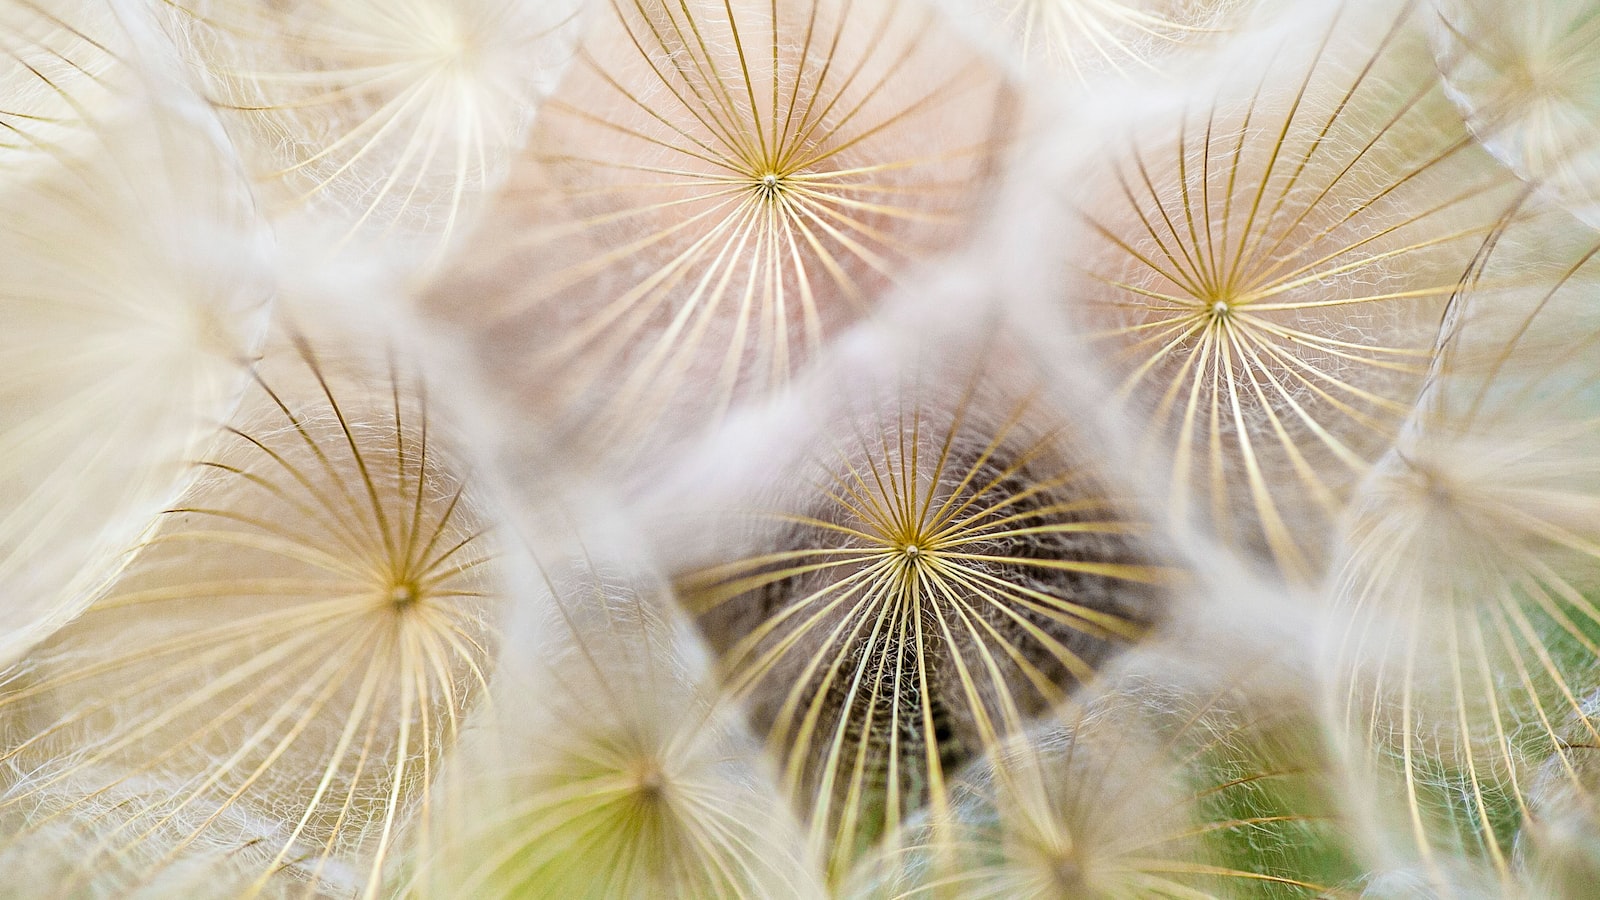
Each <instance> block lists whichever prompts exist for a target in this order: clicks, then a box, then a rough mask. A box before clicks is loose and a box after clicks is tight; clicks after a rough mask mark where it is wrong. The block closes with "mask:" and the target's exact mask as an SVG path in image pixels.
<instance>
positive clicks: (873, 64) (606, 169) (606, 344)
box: [424, 0, 1015, 468]
mask: <svg viewBox="0 0 1600 900" xmlns="http://www.w3.org/2000/svg"><path fill="white" fill-rule="evenodd" d="M594 26H595V27H594V28H593V29H592V31H591V32H590V34H589V36H588V38H587V39H586V43H585V45H584V52H583V53H582V54H581V55H580V58H579V59H578V61H577V62H576V63H575V64H574V67H573V69H572V71H571V72H570V74H569V77H568V78H566V79H565V80H564V81H563V82H562V84H561V86H560V88H559V89H558V90H557V91H556V92H555V94H554V95H552V97H551V99H550V101H549V102H548V103H547V104H546V106H545V107H544V108H543V110H542V111H541V114H540V119H539V122H538V123H537V125H536V126H535V128H534V130H533V133H532V135H531V138H530V146H529V149H528V151H527V152H526V153H525V154H524V155H523V156H522V157H521V158H519V159H518V161H517V163H516V166H515V170H514V172H513V175H512V177H511V181H510V184H509V189H508V191H507V192H506V194H505V195H504V197H503V198H502V200H501V201H500V203H499V204H498V205H497V207H496V209H495V210H494V211H492V212H491V213H490V215H491V218H492V219H493V221H494V222H495V224H494V225H493V226H492V227H491V228H489V229H486V233H485V235H484V237H485V241H484V242H483V243H482V244H481V246H480V247H477V248H475V249H474V250H473V252H472V254H471V258H469V259H467V260H466V261H465V262H464V264H463V265H461V266H459V267H455V268H454V269H453V270H452V272H451V273H450V275H449V276H448V277H447V278H446V279H445V280H444V284H443V285H442V286H441V287H440V288H439V289H438V290H436V291H433V292H432V293H431V294H430V296H429V297H428V298H426V300H425V301H424V306H425V308H426V309H427V310H428V311H429V312H430V313H434V314H439V315H443V316H445V317H446V318H448V319H449V320H450V321H452V322H456V323H461V324H463V325H464V326H465V328H466V330H467V333H468V335H469V338H470V339H471V341H472V342H473V346H474V347H475V348H476V349H475V354H476V357H477V358H478V359H481V360H484V361H485V362H486V366H485V369H486V373H485V378H486V380H488V381H491V382H492V383H494V384H495V385H506V386H507V387H508V390H507V391H506V393H508V394H511V397H510V398H509V399H508V403H510V404H512V405H514V406H515V408H517V409H518V410H520V411H521V413H522V414H524V415H525V416H527V417H528V418H530V419H532V420H535V421H538V422H540V423H541V424H545V425H547V426H548V427H549V428H550V429H551V430H552V431H553V432H554V433H555V435H556V436H557V439H556V440H555V441H554V442H553V443H555V444H557V445H558V447H557V448H556V449H555V450H554V451H553V452H562V448H581V449H579V450H578V452H577V453H576V454H575V455H576V456H578V457H579V458H578V459H577V460H576V462H578V463H579V464H580V465H587V466H593V465H595V464H596V463H597V462H610V463H616V464H618V466H619V467H621V468H628V467H629V464H631V465H632V466H633V467H637V466H638V465H640V464H641V463H642V462H643V461H644V460H646V459H653V458H657V457H659V456H660V455H662V454H661V453H660V448H661V447H663V446H666V445H670V444H672V443H673V442H675V441H676V440H678V439H680V438H682V437H684V436H685V434H692V433H696V432H699V431H700V430H701V429H703V428H704V427H705V426H706V425H707V424H708V423H716V422H719V421H721V420H722V418H723V416H724V415H726V414H728V413H729V412H730V411H731V410H733V409H735V408H736V407H738V406H740V405H742V404H744V403H746V402H757V401H759V400H760V399H761V398H763V397H767V396H770V395H771V394H773V393H775V392H777V391H780V390H782V389H783V388H785V387H786V386H788V385H789V383H790V381H791V379H792V378H793V377H794V376H795V375H796V374H797V373H798V372H800V371H801V370H802V368H803V367H805V366H806V365H808V364H809V363H811V362H812V361H814V360H816V359H817V358H818V357H819V354H820V353H821V351H822V348H823V347H824V346H825V345H826V344H827V343H828V342H829V341H830V340H831V339H832V338H833V337H834V336H835V335H837V334H839V333H841V332H842V331H843V330H844V329H846V328H848V327H849V326H850V325H852V324H853V323H856V322H859V321H860V320H861V319H862V318H864V317H865V316H866V315H867V314H868V313H869V312H870V311H871V310H872V309H873V308H874V306H875V305H876V303H877V301H878V298H879V296H880V295H881V294H882V293H883V292H884V290H885V289H886V288H887V287H889V286H890V285H892V284H893V283H894V282H895V281H896V279H898V278H899V277H900V276H901V275H902V273H906V272H909V271H912V270H913V269H914V267H915V266H917V265H918V264H920V263H922V262H924V261H927V260H929V259H932V258H933V257H935V256H936V255H937V254H938V253H940V252H941V251H943V250H944V249H946V248H948V247H951V246H954V245H955V243H956V242H957V241H959V240H960V239H962V238H963V237H964V236H966V235H969V234H971V233H972V229H973V228H974V226H975V225H976V223H977V222H978V220H979V213H980V211H981V209H982V207H983V205H984V203H985V198H986V196H987V194H986V193H985V187H986V186H987V185H990V184H992V183H993V176H994V174H995V171H996V166H997V164H998V162H999V157H1000V153H1001V151H1002V150H1003V149H1004V146H1005V142H1006V140H1007V139H1008V137H1009V135H1010V131H1011V124H1012V120H1013V106H1014V102H1013V101H1014V99H1015V87H1014V85H1012V84H1010V83H1009V82H1008V81H1007V80H1006V79H1005V78H1004V77H1003V74H1002V72H1001V71H1000V70H999V69H998V67H996V66H994V65H993V64H992V63H990V62H989V61H987V60H985V59H983V58H982V57H981V56H979V55H978V54H976V53H975V52H974V51H973V50H972V49H971V48H969V47H966V46H964V45H963V44H962V43H961V41H960V37H959V35H957V34H955V33H953V29H952V27H951V26H950V23H948V22H947V21H945V20H944V19H943V18H942V17H941V16H940V14H939V13H938V12H937V11H936V10H934V9H933V8H931V7H928V6H925V5H923V4H921V3H920V2H917V0H889V2H887V3H885V4H882V5H880V6H875V7H864V6H861V5H860V4H854V3H848V2H840V0H816V2H811V0H780V2H778V3H775V4H752V5H738V4H735V5H733V6H725V5H724V4H722V3H717V2H706V0H690V2H687V3H682V4H678V3H672V4H665V5H659V4H644V5H630V4H614V5H611V6H609V7H607V8H605V9H604V10H603V11H602V12H601V13H600V16H599V21H596V22H595V23H594ZM490 369H492V371H488V370H490Z"/></svg>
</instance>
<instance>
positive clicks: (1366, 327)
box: [1065, 8, 1516, 582]
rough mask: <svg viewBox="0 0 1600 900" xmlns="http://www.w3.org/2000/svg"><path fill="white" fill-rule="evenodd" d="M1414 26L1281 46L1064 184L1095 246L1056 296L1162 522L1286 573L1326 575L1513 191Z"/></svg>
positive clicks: (1351, 26)
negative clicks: (1100, 366)
mask: <svg viewBox="0 0 1600 900" xmlns="http://www.w3.org/2000/svg"><path fill="white" fill-rule="evenodd" d="M1413 15H1414V13H1413V12H1412V11H1411V10H1409V9H1406V10H1401V11H1400V12H1399V13H1398V14H1396V13H1395V12H1394V11H1392V10H1385V11H1378V10H1376V8H1370V9H1368V8H1363V9H1362V10H1361V11H1359V12H1358V11H1355V10H1352V11H1351V12H1350V13H1349V15H1348V16H1347V17H1343V18H1338V19H1331V20H1328V21H1327V22H1324V23H1322V27H1323V28H1325V29H1327V31H1326V32H1325V34H1324V35H1323V36H1320V37H1318V38H1317V40H1318V41H1319V43H1318V44H1316V45H1312V46H1305V45H1303V44H1301V43H1299V42H1305V41H1308V38H1307V36H1306V35H1305V34H1301V33H1298V32H1297V33H1295V34H1294V35H1293V37H1292V38H1291V37H1286V36H1278V37H1276V38H1274V40H1279V41H1283V40H1287V41H1290V42H1291V43H1294V44H1295V45H1296V46H1298V47H1299V48H1300V49H1301V50H1304V51H1305V52H1304V53H1289V52H1287V50H1284V51H1283V52H1281V53H1280V52H1279V51H1272V52H1271V53H1269V54H1265V55H1264V58H1263V61H1262V62H1258V63H1253V64H1252V65H1255V66H1258V67H1259V71H1253V72H1252V73H1251V74H1250V75H1244V74H1243V70H1240V71H1239V72H1238V73H1235V74H1237V75H1239V76H1240V78H1241V80H1240V81H1239V82H1237V83H1235V82H1232V81H1231V80H1225V81H1224V82H1222V83H1221V84H1219V85H1217V86H1214V87H1211V88H1208V89H1209V90H1212V91H1215V92H1216V96H1215V99H1214V100H1210V101H1208V102H1207V104H1206V106H1205V107H1204V108H1200V109H1198V111H1197V108H1196V106H1195V105H1194V103H1188V104H1186V105H1184V106H1183V107H1182V108H1181V109H1175V110H1173V111H1172V115H1171V118H1170V120H1168V121H1166V122H1164V123H1163V124H1162V125H1161V126H1151V125H1149V124H1148V123H1146V122H1140V123H1139V124H1138V125H1137V126H1136V127H1135V128H1133V130H1132V132H1131V134H1130V137H1129V138H1128V139H1127V140H1126V143H1125V145H1122V146H1123V149H1121V150H1118V149H1117V148H1118V146H1119V144H1118V142H1116V141H1112V142H1109V143H1108V145H1107V151H1106V156H1107V159H1106V161H1105V162H1104V163H1103V165H1104V167H1105V168H1104V170H1103V173H1104V174H1103V177H1100V178H1097V179H1093V180H1092V183H1095V184H1103V185H1105V187H1104V188H1103V189H1089V190H1083V189H1081V188H1075V189H1074V195H1086V196H1084V197H1083V199H1081V200H1078V201H1077V202H1078V204H1079V208H1080V209H1081V210H1082V212H1081V215H1082V218H1083V221H1084V222H1085V228H1086V234H1085V238H1086V241H1087V243H1089V244H1090V245H1091V246H1094V247H1097V248H1098V249H1096V250H1095V251H1093V252H1092V254H1091V259H1090V261H1089V263H1088V264H1087V265H1086V266H1085V267H1084V268H1085V269H1086V270H1087V271H1086V274H1085V276H1084V277H1083V279H1082V280H1081V281H1076V282H1074V283H1073V288H1072V291H1071V293H1070V294H1069V296H1068V297H1067V298H1065V300H1066V301H1067V302H1068V304H1069V307H1070V308H1071V309H1072V310H1073V311H1074V313H1073V314H1074V315H1077V316H1080V317H1081V321H1083V323H1084V327H1086V328H1087V329H1088V330H1089V340H1090V342H1091V343H1092V344H1094V345H1096V346H1098V347H1100V348H1102V352H1103V353H1104V360H1105V362H1106V364H1107V368H1108V370H1109V373H1110V375H1111V378H1112V379H1113V382H1112V383H1113V385H1114V386H1113V388H1112V389H1113V391H1114V393H1115V396H1116V398H1117V399H1118V400H1119V401H1122V402H1123V403H1124V404H1125V406H1124V408H1125V409H1126V410H1128V412H1129V413H1130V414H1131V415H1133V416H1134V417H1135V428H1136V429H1138V432H1139V434H1138V439H1139V441H1140V442H1141V443H1142V444H1143V446H1144V447H1145V448H1146V451H1145V452H1146V454H1147V456H1146V458H1147V459H1148V462H1149V464H1150V465H1152V466H1156V467H1159V468H1160V469H1161V470H1163V471H1164V472H1165V473H1168V477H1169V479H1170V490H1169V495H1168V497H1167V498H1165V499H1166V504H1167V506H1168V510H1169V512H1170V514H1171V515H1172V517H1173V519H1174V520H1175V521H1195V522H1198V523H1201V524H1203V525H1204V526H1205V527H1206V528H1208V529H1210V530H1211V531H1212V533H1213V534H1216V535H1217V536H1219V537H1221V538H1222V539H1223V540H1224V542H1225V543H1228V544H1229V545H1231V546H1233V547H1235V548H1238V549H1244V550H1247V551H1249V552H1252V553H1259V554H1262V555H1265V556H1267V557H1269V558H1271V559H1272V560H1273V561H1274V562H1275V563H1276V565H1277V567H1278V568H1279V570H1280V571H1282V572H1283V573H1284V574H1285V575H1286V576H1287V577H1289V578H1290V579H1291V580H1295V581H1301V582H1307V581H1311V580H1314V579H1315V577H1316V576H1317V573H1319V572H1320V571H1321V568H1322V566H1323V565H1325V564H1326V562H1327V551H1328V542H1327V541H1326V539H1325V535H1326V533H1327V528H1328V525H1329V523H1330V522H1332V521H1335V520H1337V519H1338V517H1339V516H1340V515H1341V511H1342V508H1343V505H1344V503H1345V502H1346V498H1348V496H1349V495H1350V492H1351V491H1352V490H1353V488H1354V486H1355V485H1356V484H1357V483H1358V482H1359V480H1360V477H1361V476H1362V475H1363V474H1364V473H1365V471H1366V470H1367V469H1368V467H1369V466H1370V465H1371V464H1372V462H1373V460H1375V459H1376V458H1377V457H1378V456H1380V455H1381V454H1382V452H1383V451H1384V450H1385V449H1386V448H1387V447H1388V446H1389V444H1390V442H1391V441H1392V439H1393V437H1394V436H1395V435H1396V434H1397V433H1398V430H1399V428H1400V425H1401V422H1402V421H1403V419H1404V417H1405V415H1406V414H1407V412H1408V411H1409V409H1410V404H1411V401H1412V399H1413V398H1414V397H1415V396H1416V394H1417V392H1418V391H1419V390H1420V388H1421V386H1422V384H1423V380H1424V377H1425V375H1426V373H1427V371H1428V364H1429V361H1430V359H1431V358H1432V356H1433V351H1434V346H1435V341H1436V336H1437V332H1438V322H1439V320H1440V317H1441V315H1442V312H1443V310H1444V308H1445V306H1446V304H1447V303H1448V302H1449V299H1450V297H1451V296H1452V294H1453V293H1454V292H1455V291H1456V290H1457V289H1458V287H1459V283H1460V279H1461V277H1462V273H1463V272H1464V271H1465V270H1466V269H1467V267H1468V265H1469V263H1470V262H1471V260H1472V259H1473V254H1474V253H1475V251H1476V250H1477V248H1478V247H1479V246H1481V245H1482V243H1483V241H1484V240H1485V239H1486V238H1487V236H1488V235H1489V234H1490V232H1491V231H1492V230H1493V229H1494V227H1495V225H1496V222H1497V220H1498V218H1497V217H1498V216H1499V215H1500V214H1501V213H1502V212H1503V211H1504V210H1505V209H1507V208H1508V207H1509V204H1510V203H1511V202H1513V200H1514V197H1515V190H1516V187H1515V185H1514V184H1513V183H1512V182H1511V180H1510V179H1509V178H1507V177H1506V173H1504V172H1503V171H1502V170H1501V168H1500V167H1498V166H1496V165H1494V164H1493V162H1492V161H1491V160H1489V159H1487V158H1485V157H1484V155H1483V154H1481V153H1479V152H1478V151H1477V150H1476V148H1474V147H1473V146H1472V144H1471V142H1470V140H1468V139H1467V137H1466V135H1465V133H1464V130H1463V129H1462V128H1461V127H1460V122H1459V117H1457V116H1456V115H1455V114H1454V111H1453V110H1452V109H1451V107H1450V105H1449V102H1448V100H1447V99H1446V98H1445V97H1444V95H1443V92H1442V91H1441V90H1440V88H1439V87H1438V84H1437V81H1436V79H1435V78H1434V76H1433V73H1432V72H1430V71H1428V70H1427V69H1426V68H1415V67H1413V66H1412V65H1411V64H1412V63H1413V62H1414V61H1415V59H1416V58H1417V56H1418V55H1419V53H1421V52H1425V48H1423V47H1421V46H1420V44H1421V37H1420V35H1419V34H1418V32H1417V28H1416V23H1415V22H1414V21H1412V16H1413ZM1382 29H1387V31H1386V32H1385V31H1384V30H1382ZM1311 30H1312V31H1313V33H1314V31H1315V29H1311ZM1291 58H1292V59H1294V60H1295V61H1294V62H1289V60H1290V59H1291ZM1441 198H1443V199H1441Z"/></svg>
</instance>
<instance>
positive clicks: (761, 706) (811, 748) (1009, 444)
mask: <svg viewBox="0 0 1600 900" xmlns="http://www.w3.org/2000/svg"><path fill="white" fill-rule="evenodd" d="M986 349H987V350H988V351H989V352H993V353H996V354H998V355H1000V356H1002V357H1003V356H1004V355H1005V351H1004V349H1003V346H998V345H997V346H991V347H988V348H986ZM949 368H950V369H954V370H955V372H956V374H955V375H954V376H952V375H951V374H949V371H948V370H947V369H945V368H941V367H933V366H930V367H929V371H927V372H925V373H923V375H924V379H925V380H923V379H918V380H916V381H915V382H914V383H913V381H912V380H910V379H907V380H906V381H905V382H904V383H899V384H895V385H893V386H891V387H890V388H889V389H888V390H880V391H877V392H875V393H876V395H874V393H870V392H869V393H867V394H866V395H865V396H859V395H858V399H857V400H856V401H855V402H851V403H848V404H845V405H844V406H843V407H842V408H841V410H840V414H839V415H838V420H837V424H836V425H835V426H834V427H833V428H830V429H827V430H826V434H825V435H824V436H823V437H822V438H821V440H820V441H819V442H818V445H817V448H816V452H815V453H814V454H813V456H812V458H811V459H810V460H809V461H808V463H809V465H807V466H805V467H804V468H802V469H801V470H800V471H797V472H795V473H793V474H787V473H786V475H787V477H785V478H784V481H786V482H789V483H791V485H792V486H791V487H789V488H788V489H786V490H784V491H783V493H782V494H781V495H780V496H781V498H782V499H781V500H776V501H768V503H769V504H770V508H769V509H766V510H763V511H761V512H758V513H756V514H755V515H754V521H753V522H751V523H750V525H753V526H754V527H755V528H756V529H757V532H756V537H755V538H754V540H753V541H752V540H749V539H747V541H746V542H747V543H751V544H753V546H752V547H751V549H749V550H748V551H746V552H745V553H744V554H743V555H742V556H740V557H736V558H733V559H730V560H728V561H726V562H720V563H718V564H714V565H710V566H707V567H704V568H701V569H699V570H696V571H694V572H690V573H687V574H684V575H683V576H681V577H680V578H679V582H678V583H679V588H680V591H681V592H682V594H683V602H684V603H685V604H686V605H687V607H688V608H689V610H690V611H691V612H692V613H693V614H694V615H695V616H697V617H698V619H699V621H700V624H701V627H702V629H703V630H704V631H705V634H706V637H707V638H708V640H709V641H710V643H711V645H712V647H713V648H714V649H715V650H716V651H717V652H718V653H719V654H720V656H721V667H722V669H723V673H724V675H723V677H724V680H725V682H726V684H727V687H728V689H729V691H731V692H732V693H733V694H734V695H735V696H738V697H741V698H745V699H746V702H748V704H749V705H750V710H751V713H750V714H751V719H752V722H753V723H754V724H755V725H756V726H757V727H758V728H759V729H760V730H762V731H764V732H766V733H767V742H768V746H769V748H770V750H771V752H772V753H773V754H774V755H775V757H776V758H777V759H778V761H779V763H780V765H781V767H782V772H783V776H784V781H785V784H786V785H787V786H788V787H789V789H790V791H791V792H792V793H793V794H794V796H795V797H796V801H797V802H798V803H799V804H800V806H801V807H802V808H803V809H805V810H807V811H808V812H809V814H810V818H811V840H812V843H813V845H814V846H815V847H816V848H817V849H818V850H820V851H823V852H825V853H826V854H827V855H828V856H829V857H830V858H831V859H832V860H833V864H834V866H835V867H836V868H838V867H839V866H842V865H845V864H847V863H848V862H849V861H850V860H851V859H852V858H853V857H854V856H855V855H856V854H857V853H859V852H860V851H861V850H862V849H864V848H865V847H866V846H867V845H869V844H870V843H871V842H872V841H873V840H875V839H876V838H877V837H879V836H880V835H881V834H883V833H885V832H892V831H894V830H895V828H896V827H897V826H898V825H899V824H900V823H901V822H902V821H903V820H904V818H905V816H906V815H907V814H908V813H909V812H910V811H911V810H914V809H916V808H918V807H920V806H922V805H924V804H927V803H931V804H932V806H933V808H934V809H935V810H939V809H942V808H943V807H944V805H945V803H946V796H945V794H946V788H947V781H948V779H949V778H950V777H951V776H952V774H953V773H954V771H955V770H956V769H957V768H958V767H959V766H960V765H961V764H962V763H964V762H965V761H966V760H968V759H971V758H973V757H974V756H977V755H980V754H982V753H984V752H986V751H988V750H991V749H993V748H994V747H995V746H997V744H998V743H999V742H1000V741H1001V740H1002V739H1003V738H1004V737H1005V736H1007V735H1010V734H1014V733H1017V732H1019V731H1021V730H1022V729H1023V727H1024V725H1025V722H1026V721H1027V720H1028V718H1029V717H1031V716H1033V715H1036V714H1038V713H1040V712H1042V711H1043V710H1045V709H1048V708H1049V707H1050V706H1052V705H1053V704H1055V703H1058V702H1060V701H1061V700H1063V699H1064V698H1065V697H1066V696H1067V694H1068V693H1069V692H1070V691H1071V689H1072V687H1073V686H1074V685H1076V684H1078V683H1080V682H1083V681H1087V680H1088V679H1089V678H1090V677H1091V676H1092V673H1093V671H1094V667H1095V665H1096V664H1097V663H1098V662H1099V661H1101V660H1102V659H1104V658H1105V657H1106V656H1107V655H1108V654H1110V653H1111V652H1112V651H1113V650H1114V649H1115V648H1116V647H1117V646H1119V645H1125V644H1126V643H1128V642H1130V641H1132V640H1134V639H1135V638H1137V637H1138V636H1139V635H1140V634H1141V633H1142V632H1143V631H1144V630H1145V628H1146V627H1147V625H1148V624H1149V622H1150V621H1152V620H1153V618H1154V617H1156V616H1157V615H1158V613H1159V606H1160V602H1159V591H1158V590H1157V588H1156V585H1158V584H1159V583H1160V582H1162V581H1163V580H1164V578H1165V577H1166V573H1164V572H1163V570H1162V568H1161V567H1160V566H1159V565H1157V564H1155V563H1154V561H1153V560H1152V559H1150V558H1149V551H1148V548H1146V547H1144V546H1141V541H1140V539H1139V534H1140V528H1139V527H1138V526H1137V525H1136V524H1134V523H1131V522H1128V521H1125V520H1124V519H1123V517H1122V515H1121V513H1120V511H1119V509H1118V506H1117V503H1116V502H1115V500H1114V499H1113V498H1111V497H1109V496H1107V495H1106V494H1105V493H1104V491H1103V489H1102V488H1100V486H1099V485H1098V483H1097V480H1096V478H1095V476H1094V474H1093V472H1092V470H1090V469H1088V468H1086V467H1084V466H1082V465H1080V464H1079V463H1078V462H1077V461H1076V460H1075V458H1074V453H1075V450H1074V448H1073V446H1072V444H1071V439H1070V435H1069V434H1068V433H1067V432H1066V430H1065V429H1064V428H1063V426H1062V423H1061V422H1060V421H1059V420H1057V419H1055V418H1053V417H1052V415H1051V414H1050V411H1049V409H1048V407H1047V406H1045V405H1044V404H1042V403H1040V402H1039V400H1038V397H1037V396H1036V394H1035V393H1034V390H1033V388H1032V387H1031V386H1030V385H1029V384H1028V382H1027V380H1026V378H1025V377H1023V378H1016V377H1008V375H1013V374H1015V373H1009V372H1008V373H1007V374H1004V375H995V376H992V377H984V376H983V375H980V374H978V373H977V371H976V369H975V367H974V363H973V362H972V361H970V360H969V361H968V362H967V364H966V366H962V365H959V364H958V365H955V366H951V367H949ZM1002 371H1005V370H1002ZM929 384H942V385H943V384H954V385H956V386H957V390H958V391H959V393H957V394H956V395H955V396H953V397H950V396H943V395H942V394H941V395H935V394H932V393H930V392H929V391H928V390H927V387H928V385H929ZM857 390H860V386H857ZM801 485H804V486H805V487H804V488H801ZM730 546H737V545H736V544H732V543H730Z"/></svg>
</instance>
